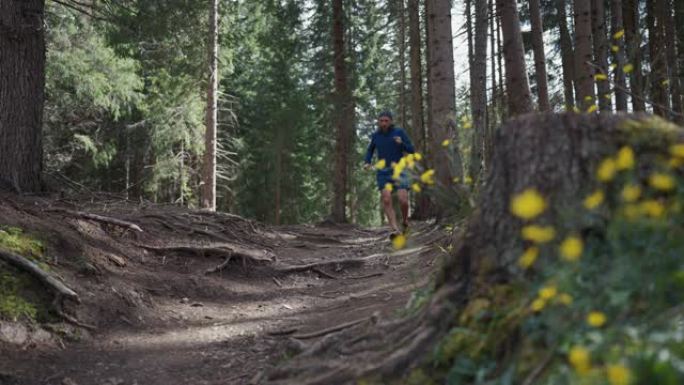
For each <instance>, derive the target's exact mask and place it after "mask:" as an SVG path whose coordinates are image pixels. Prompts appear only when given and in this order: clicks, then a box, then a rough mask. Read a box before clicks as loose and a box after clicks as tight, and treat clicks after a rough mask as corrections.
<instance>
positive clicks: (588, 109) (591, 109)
mask: <svg viewBox="0 0 684 385" xmlns="http://www.w3.org/2000/svg"><path fill="white" fill-rule="evenodd" d="M596 111H598V106H597V105H596V104H592V105H591V106H589V108H587V114H591V113H594V112H596Z"/></svg>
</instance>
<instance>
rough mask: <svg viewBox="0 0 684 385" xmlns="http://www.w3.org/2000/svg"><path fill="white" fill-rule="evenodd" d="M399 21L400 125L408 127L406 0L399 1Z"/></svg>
mask: <svg viewBox="0 0 684 385" xmlns="http://www.w3.org/2000/svg"><path fill="white" fill-rule="evenodd" d="M397 18H398V19H399V34H398V40H399V122H398V123H399V125H400V126H401V127H406V120H407V119H406V116H407V113H406V112H407V110H408V103H407V102H406V7H405V6H404V0H398V5H397Z"/></svg>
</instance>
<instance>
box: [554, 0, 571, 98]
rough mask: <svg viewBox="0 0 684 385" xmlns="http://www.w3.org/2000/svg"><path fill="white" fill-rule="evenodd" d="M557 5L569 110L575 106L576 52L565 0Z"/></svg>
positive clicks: (564, 82)
mask: <svg viewBox="0 0 684 385" xmlns="http://www.w3.org/2000/svg"><path fill="white" fill-rule="evenodd" d="M557 7H558V19H559V24H558V27H559V30H560V31H559V32H560V49H561V62H562V66H563V94H564V95H565V107H566V109H568V110H569V109H572V107H574V106H575V85H574V80H575V62H574V60H575V52H574V49H573V47H572V37H571V35H570V30H569V29H568V16H567V13H566V10H565V7H566V5H565V0H558V1H557Z"/></svg>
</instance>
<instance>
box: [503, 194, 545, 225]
mask: <svg viewBox="0 0 684 385" xmlns="http://www.w3.org/2000/svg"><path fill="white" fill-rule="evenodd" d="M546 207H547V203H546V200H545V199H544V197H542V196H541V194H540V193H539V192H538V191H537V190H536V189H533V188H530V189H527V190H525V191H523V192H522V193H520V194H518V195H516V196H514V197H513V199H511V205H510V210H511V213H513V215H515V216H516V217H518V218H521V219H526V220H530V219H534V218H536V217H538V216H539V215H540V214H541V213H543V212H544V210H546Z"/></svg>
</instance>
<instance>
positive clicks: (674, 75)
mask: <svg viewBox="0 0 684 385" xmlns="http://www.w3.org/2000/svg"><path fill="white" fill-rule="evenodd" d="M680 2H681V1H680ZM664 3H665V6H664V7H663V8H662V9H660V13H661V15H662V18H663V23H664V24H665V37H666V39H667V41H666V43H665V48H666V50H667V52H666V55H667V64H668V67H669V68H668V73H667V79H668V80H669V82H670V95H671V97H672V112H673V114H672V118H673V120H675V121H676V122H679V123H684V116H682V108H684V106H682V86H681V79H680V77H679V75H680V72H679V71H680V67H679V62H678V57H677V49H680V50H681V47H677V30H676V28H675V17H674V14H673V8H674V4H673V0H664ZM681 28H684V26H682V27H681Z"/></svg>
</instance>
